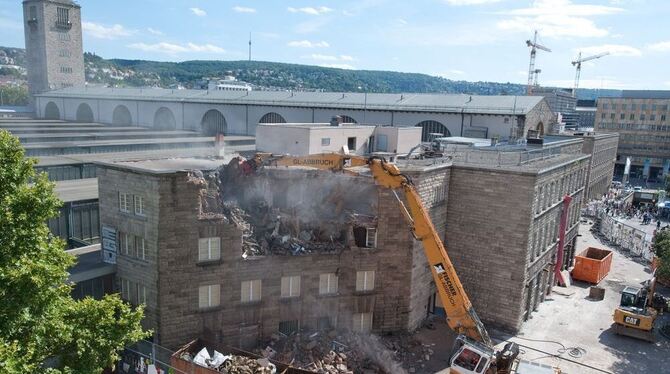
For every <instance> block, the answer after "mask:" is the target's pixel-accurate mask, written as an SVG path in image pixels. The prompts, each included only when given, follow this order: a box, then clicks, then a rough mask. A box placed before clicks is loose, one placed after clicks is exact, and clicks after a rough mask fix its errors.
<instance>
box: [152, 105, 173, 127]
mask: <svg viewBox="0 0 670 374" xmlns="http://www.w3.org/2000/svg"><path fill="white" fill-rule="evenodd" d="M176 128H177V121H175V119H174V114H172V111H171V110H170V109H168V108H166V107H161V108H160V109H158V110H157V111H156V114H155V115H154V129H156V130H174V129H176Z"/></svg>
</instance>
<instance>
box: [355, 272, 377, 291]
mask: <svg viewBox="0 0 670 374" xmlns="http://www.w3.org/2000/svg"><path fill="white" fill-rule="evenodd" d="M361 276H362V277H363V279H362V282H361V278H360V277H361ZM375 276H376V274H375V271H374V270H359V271H357V272H356V292H371V291H374V290H375ZM369 278H372V280H370V279H369ZM359 283H360V285H361V287H359Z"/></svg>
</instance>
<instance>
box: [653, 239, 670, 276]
mask: <svg viewBox="0 0 670 374" xmlns="http://www.w3.org/2000/svg"><path fill="white" fill-rule="evenodd" d="M653 249H654V254H655V255H656V257H658V259H659V265H658V269H656V275H657V276H658V277H659V278H662V279H670V230H662V231H658V232H657V233H656V236H655V237H654V247H653Z"/></svg>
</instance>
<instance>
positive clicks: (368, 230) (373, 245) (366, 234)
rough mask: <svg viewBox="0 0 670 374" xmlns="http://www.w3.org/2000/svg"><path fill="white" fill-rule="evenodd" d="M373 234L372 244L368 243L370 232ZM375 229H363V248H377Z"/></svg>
mask: <svg viewBox="0 0 670 374" xmlns="http://www.w3.org/2000/svg"><path fill="white" fill-rule="evenodd" d="M371 231H372V232H374V235H373V238H372V243H370V232H371ZM377 233H378V231H377V228H376V227H366V228H365V248H377Z"/></svg>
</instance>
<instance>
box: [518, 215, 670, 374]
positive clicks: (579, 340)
mask: <svg viewBox="0 0 670 374" xmlns="http://www.w3.org/2000/svg"><path fill="white" fill-rule="evenodd" d="M643 227H644V226H643ZM589 228H590V226H589V225H582V228H581V232H580V233H581V237H579V238H578V252H580V251H581V249H583V248H586V247H588V246H597V247H601V248H606V249H612V248H609V247H608V246H607V245H605V244H603V243H601V242H600V241H599V240H598V239H596V238H594V237H593V236H592V235H591V233H590V232H589ZM650 275H651V274H650V269H649V268H648V267H647V266H645V265H643V264H642V263H640V262H637V261H636V260H635V259H632V258H630V257H627V256H626V255H625V254H623V253H619V252H617V251H616V250H614V259H613V263H612V270H611V271H610V273H609V275H608V276H607V277H606V278H605V280H603V281H602V282H601V283H600V285H601V286H602V287H604V288H605V289H606V291H605V299H604V300H602V301H592V300H590V299H589V298H588V297H587V296H588V293H589V286H590V285H588V284H585V283H575V284H573V285H572V286H571V287H569V288H568V289H563V290H565V291H567V293H568V294H569V293H572V292H573V291H574V293H573V294H572V295H569V296H564V295H562V294H558V293H556V292H554V293H552V295H550V296H549V297H548V300H547V301H545V302H544V303H543V304H541V305H540V306H539V308H538V311H537V312H535V313H533V315H532V319H531V320H529V321H528V322H527V323H526V324H525V325H524V327H523V328H522V331H521V332H520V334H519V335H517V337H516V338H513V340H515V341H517V342H518V343H521V344H523V345H526V346H529V347H533V348H537V349H540V350H543V351H546V352H550V353H560V352H561V350H562V346H561V345H559V344H558V343H561V344H562V345H563V346H565V347H566V348H573V347H577V348H581V349H583V351H582V352H581V357H578V358H573V357H571V356H570V355H569V354H568V353H567V352H566V353H563V354H562V356H563V357H566V358H569V359H572V360H574V361H577V362H580V363H583V364H586V365H589V366H592V367H594V368H598V369H601V370H603V371H604V372H611V373H670V341H668V340H667V339H665V338H664V337H662V336H660V335H659V334H658V332H657V337H658V341H657V343H655V344H652V343H647V342H644V341H638V340H635V339H632V338H628V337H622V336H618V335H615V334H614V333H613V332H612V331H611V328H610V327H611V324H612V314H613V311H614V309H615V307H616V306H617V305H618V303H619V297H620V291H621V290H622V289H623V288H624V286H626V285H639V284H640V283H641V282H643V281H645V280H646V279H648V278H649V277H650ZM662 291H664V292H666V293H667V292H668V290H667V289H666V290H662ZM561 293H566V292H561ZM666 296H667V295H666ZM659 322H660V324H659V325H661V324H663V323H665V322H670V315H667V314H666V315H664V316H662V317H661V320H659ZM526 339H534V340H544V341H554V342H556V343H550V342H540V341H530V340H526ZM523 356H524V358H525V359H527V360H534V361H537V362H541V363H545V364H551V365H556V366H559V367H560V368H561V369H562V370H563V371H565V372H567V373H598V372H602V371H598V370H594V369H589V368H587V367H585V366H580V365H577V364H573V363H569V362H566V361H564V360H560V359H555V358H551V357H546V356H547V355H546V354H544V353H539V352H534V351H531V350H529V349H526V352H525V353H524V355H523ZM542 356H544V358H543V357H542Z"/></svg>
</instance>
